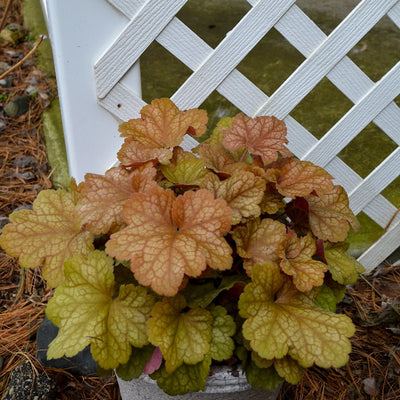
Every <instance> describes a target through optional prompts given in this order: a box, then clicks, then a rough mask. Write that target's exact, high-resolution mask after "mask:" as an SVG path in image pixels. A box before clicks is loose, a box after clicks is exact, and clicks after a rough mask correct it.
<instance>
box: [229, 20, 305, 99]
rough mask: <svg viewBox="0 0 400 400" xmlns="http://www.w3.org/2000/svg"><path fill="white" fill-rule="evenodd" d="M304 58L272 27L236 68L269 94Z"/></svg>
mask: <svg viewBox="0 0 400 400" xmlns="http://www.w3.org/2000/svg"><path fill="white" fill-rule="evenodd" d="M304 59H305V57H304V56H303V55H302V54H301V53H300V52H299V51H298V50H297V49H296V48H295V47H294V46H292V45H291V44H290V43H289V42H288V41H287V40H286V39H285V38H284V37H283V36H282V35H281V34H280V33H279V32H278V31H277V30H276V29H275V28H272V29H271V30H270V31H269V32H267V34H266V35H265V36H264V37H263V38H262V39H261V40H260V41H259V42H258V43H257V44H256V45H255V46H254V48H253V49H252V50H251V51H250V52H249V54H247V55H246V57H244V59H243V60H242V61H241V62H240V63H239V65H238V66H237V70H238V71H240V72H241V73H242V74H243V75H244V76H246V77H247V78H248V79H249V80H250V81H251V82H253V83H254V84H255V85H256V86H257V87H259V88H260V89H261V90H262V91H263V92H264V93H265V94H266V95H268V96H270V95H271V94H272V93H274V92H275V90H277V89H278V88H279V86H280V85H281V84H282V83H284V82H285V81H286V79H287V78H289V76H290V75H291V74H292V73H293V72H294V71H295V70H296V68H298V67H299V65H300V64H301V63H302V62H303V61H304Z"/></svg>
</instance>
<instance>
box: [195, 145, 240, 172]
mask: <svg viewBox="0 0 400 400" xmlns="http://www.w3.org/2000/svg"><path fill="white" fill-rule="evenodd" d="M199 155H200V157H201V159H202V160H203V161H204V164H205V165H206V167H207V168H210V169H212V170H213V171H215V172H226V170H227V168H232V166H233V165H234V164H235V163H236V161H235V159H234V157H233V156H232V154H229V153H227V152H226V151H225V150H224V148H223V147H222V146H221V145H218V144H217V145H211V144H208V143H203V144H201V145H200V147H199Z"/></svg>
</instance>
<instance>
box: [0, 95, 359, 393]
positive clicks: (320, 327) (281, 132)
mask: <svg viewBox="0 0 400 400" xmlns="http://www.w3.org/2000/svg"><path fill="white" fill-rule="evenodd" d="M206 123H207V114H206V112H205V111H202V110H198V109H191V110H187V111H180V110H179V109H178V108H177V107H176V106H175V105H174V104H173V103H172V101H171V100H169V99H158V100H154V101H153V102H152V103H151V104H150V105H147V106H145V107H144V108H143V109H142V111H141V118H138V119H132V120H130V121H128V122H125V123H123V124H122V125H121V126H120V132H121V134H122V136H123V137H124V138H125V140H124V143H123V144H122V147H121V149H120V151H119V153H118V159H119V161H120V165H119V166H118V167H115V168H111V169H110V170H108V171H107V172H106V173H105V174H104V175H97V174H87V175H86V176H85V181H84V182H82V183H80V184H79V185H77V184H76V183H75V181H74V180H72V183H71V190H70V191H69V192H68V191H64V190H57V191H56V190H44V191H42V192H40V193H39V195H38V197H37V199H36V200H35V202H34V204H33V209H32V210H20V211H16V212H14V213H13V214H12V215H11V216H10V223H9V224H8V225H7V226H6V227H5V228H3V233H2V235H1V237H0V245H1V246H2V247H3V249H4V250H5V251H6V252H7V253H8V254H10V255H12V256H15V257H19V261H20V264H21V266H22V267H25V268H35V267H37V266H39V265H41V266H42V272H43V276H44V278H45V279H46V280H47V282H48V283H49V285H51V286H52V287H55V288H56V289H55V292H54V296H53V297H52V299H51V300H50V301H49V303H48V305H47V308H46V315H47V316H48V317H49V318H50V319H51V320H52V321H53V322H54V323H55V324H56V325H57V326H58V327H59V333H58V335H57V337H56V338H55V339H54V340H53V341H52V343H51V344H50V346H49V350H48V358H50V359H51V358H59V357H62V356H64V355H65V356H73V355H75V354H76V353H78V352H79V351H80V350H82V349H83V348H84V347H86V346H88V345H90V347H91V353H92V355H93V358H94V359H95V360H96V361H97V363H98V365H99V367H100V368H101V369H103V370H112V369H116V371H117V374H118V375H119V376H120V377H123V378H124V379H127V380H129V379H133V378H138V377H139V376H141V375H142V374H143V375H145V376H150V378H151V379H153V380H156V381H157V384H158V386H159V387H160V388H161V389H162V390H163V391H164V392H166V393H168V394H169V395H183V394H185V393H187V392H189V391H190V392H196V391H203V390H205V387H206V380H207V377H209V375H210V368H211V367H212V366H217V367H218V366H219V367H221V366H224V365H225V366H226V365H227V366H228V369H229V374H230V375H232V376H235V375H237V374H239V373H242V372H243V373H244V374H245V376H246V378H247V381H248V382H249V384H250V385H251V386H253V387H261V388H263V389H265V390H273V389H274V388H275V387H276V385H278V384H279V383H280V382H281V381H283V380H286V381H288V382H290V383H293V384H296V383H297V382H299V380H300V379H301V376H302V373H303V370H304V369H305V368H308V367H310V366H312V365H314V364H316V365H318V366H320V367H324V368H329V367H332V366H333V367H341V366H343V365H344V364H346V362H347V360H348V356H349V353H350V351H351V345H350V341H349V338H350V337H351V336H352V335H353V333H354V326H353V324H352V322H351V320H350V319H349V318H348V317H347V316H345V315H338V314H336V313H335V310H336V303H337V302H338V301H340V300H341V299H342V297H343V295H344V291H345V286H346V285H347V284H349V283H353V282H355V280H356V279H357V277H358V274H359V273H360V272H362V270H363V268H362V266H361V265H360V264H359V263H358V262H357V261H356V260H355V259H354V258H352V257H351V256H349V255H348V254H347V253H346V250H347V244H346V241H345V240H346V237H347V234H348V231H349V229H350V227H353V228H354V229H355V228H357V220H356V218H355V216H354V215H353V213H352V211H351V210H350V208H349V205H348V198H347V195H346V193H345V191H344V189H343V188H342V187H341V186H337V185H334V184H333V182H332V180H333V179H332V177H331V176H330V175H329V174H328V173H327V172H326V171H325V170H324V169H322V168H320V167H318V166H316V165H314V164H312V163H311V162H307V161H301V160H298V159H296V158H295V157H294V156H292V154H291V152H290V151H289V150H288V148H287V147H286V144H287V143H288V141H287V138H286V133H287V132H286V127H285V124H284V122H283V121H280V120H278V119H277V118H275V117H257V118H254V119H253V118H249V117H246V116H245V115H243V114H238V115H237V116H236V117H234V118H224V119H222V120H221V121H220V122H219V123H218V125H217V127H216V128H215V130H214V132H213V133H212V134H211V135H210V137H209V138H208V139H207V140H205V141H203V142H202V143H201V144H200V145H199V146H198V147H197V148H196V149H195V150H194V153H196V154H193V153H190V152H187V151H184V150H183V149H182V148H181V147H179V145H180V143H181V142H182V140H183V137H184V135H185V134H191V135H194V136H201V135H203V134H204V133H205V131H206ZM212 368H214V367H212ZM238 368H239V369H238ZM212 371H213V370H212ZM238 371H239V372H238ZM226 373H227V370H226V369H225V370H224V374H226ZM212 374H213V372H212V373H211V375H212ZM150 378H148V379H150ZM239 386H240V385H239ZM238 388H239V389H238V390H242V389H243V388H246V387H245V386H243V385H242V386H240V387H238ZM206 392H207V390H206ZM189 396H190V394H189ZM137 398H139V397H137ZM142 398H145V397H142ZM149 398H150V397H149ZM154 398H155V397H154ZM160 398H161V397H160ZM230 398H231V397H230Z"/></svg>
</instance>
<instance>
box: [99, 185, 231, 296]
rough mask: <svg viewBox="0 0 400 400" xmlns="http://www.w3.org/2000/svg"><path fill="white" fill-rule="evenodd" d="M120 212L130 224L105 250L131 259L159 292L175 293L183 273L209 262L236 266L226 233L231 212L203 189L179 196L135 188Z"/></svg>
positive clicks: (147, 283) (221, 267) (143, 280)
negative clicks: (134, 191)
mask: <svg viewBox="0 0 400 400" xmlns="http://www.w3.org/2000/svg"><path fill="white" fill-rule="evenodd" d="M122 215H123V219H124V221H125V223H126V224H127V227H126V228H124V229H122V230H121V231H119V232H117V233H114V234H113V235H111V238H110V240H109V241H108V243H107V246H106V249H107V253H108V254H109V255H111V256H113V257H116V258H117V259H118V260H121V261H122V260H131V269H132V271H133V272H134V274H135V278H136V279H137V280H138V281H139V283H141V284H142V285H144V286H151V288H152V289H153V290H154V291H155V292H157V293H158V294H161V295H165V296H173V295H175V294H176V293H177V292H178V289H179V287H180V285H181V283H182V280H183V277H184V275H185V274H186V275H188V276H192V277H195V276H199V275H200V274H201V272H202V271H203V270H205V269H206V266H207V264H208V265H209V266H210V267H211V268H214V269H218V270H225V269H229V268H230V267H231V265H232V257H231V251H232V249H231V247H230V246H229V245H228V243H227V242H226V241H225V239H224V238H223V234H224V233H225V232H227V231H228V230H229V229H230V226H231V225H230V222H231V219H232V211H231V210H230V208H229V207H228V206H227V204H226V202H225V201H224V200H219V199H218V200H215V199H214V196H213V195H212V193H211V192H209V191H207V190H205V189H201V190H198V191H196V192H186V193H185V194H184V195H183V196H178V197H177V198H176V199H175V195H174V193H173V192H172V191H171V190H167V191H164V190H163V189H161V188H159V187H157V188H154V189H151V190H149V191H148V192H147V193H135V194H133V195H132V196H131V198H130V199H129V200H128V201H127V202H126V203H125V206H124V211H123V214H122Z"/></svg>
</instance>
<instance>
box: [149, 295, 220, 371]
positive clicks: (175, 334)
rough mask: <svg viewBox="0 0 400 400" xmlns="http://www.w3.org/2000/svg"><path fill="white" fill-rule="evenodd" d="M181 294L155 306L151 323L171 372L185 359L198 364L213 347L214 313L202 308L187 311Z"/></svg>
mask: <svg viewBox="0 0 400 400" xmlns="http://www.w3.org/2000/svg"><path fill="white" fill-rule="evenodd" d="M185 307H186V300H185V298H184V297H183V296H182V295H177V296H175V297H168V298H167V297H165V298H163V300H162V301H160V302H158V303H157V304H156V305H155V306H154V309H153V312H152V318H151V319H150V320H149V323H148V332H149V338H150V342H151V343H152V344H153V345H154V346H159V347H160V349H161V352H162V354H163V356H164V359H165V367H166V369H167V371H168V372H173V371H174V370H175V369H176V368H178V367H179V366H180V365H182V364H183V363H184V362H185V363H187V364H197V363H198V362H200V361H202V360H203V358H204V356H205V354H207V353H208V352H209V350H210V342H211V338H212V323H213V317H212V315H211V313H210V312H209V311H207V310H204V309H202V308H194V309H191V310H189V311H187V312H184V311H183V310H184V308H185Z"/></svg>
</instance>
